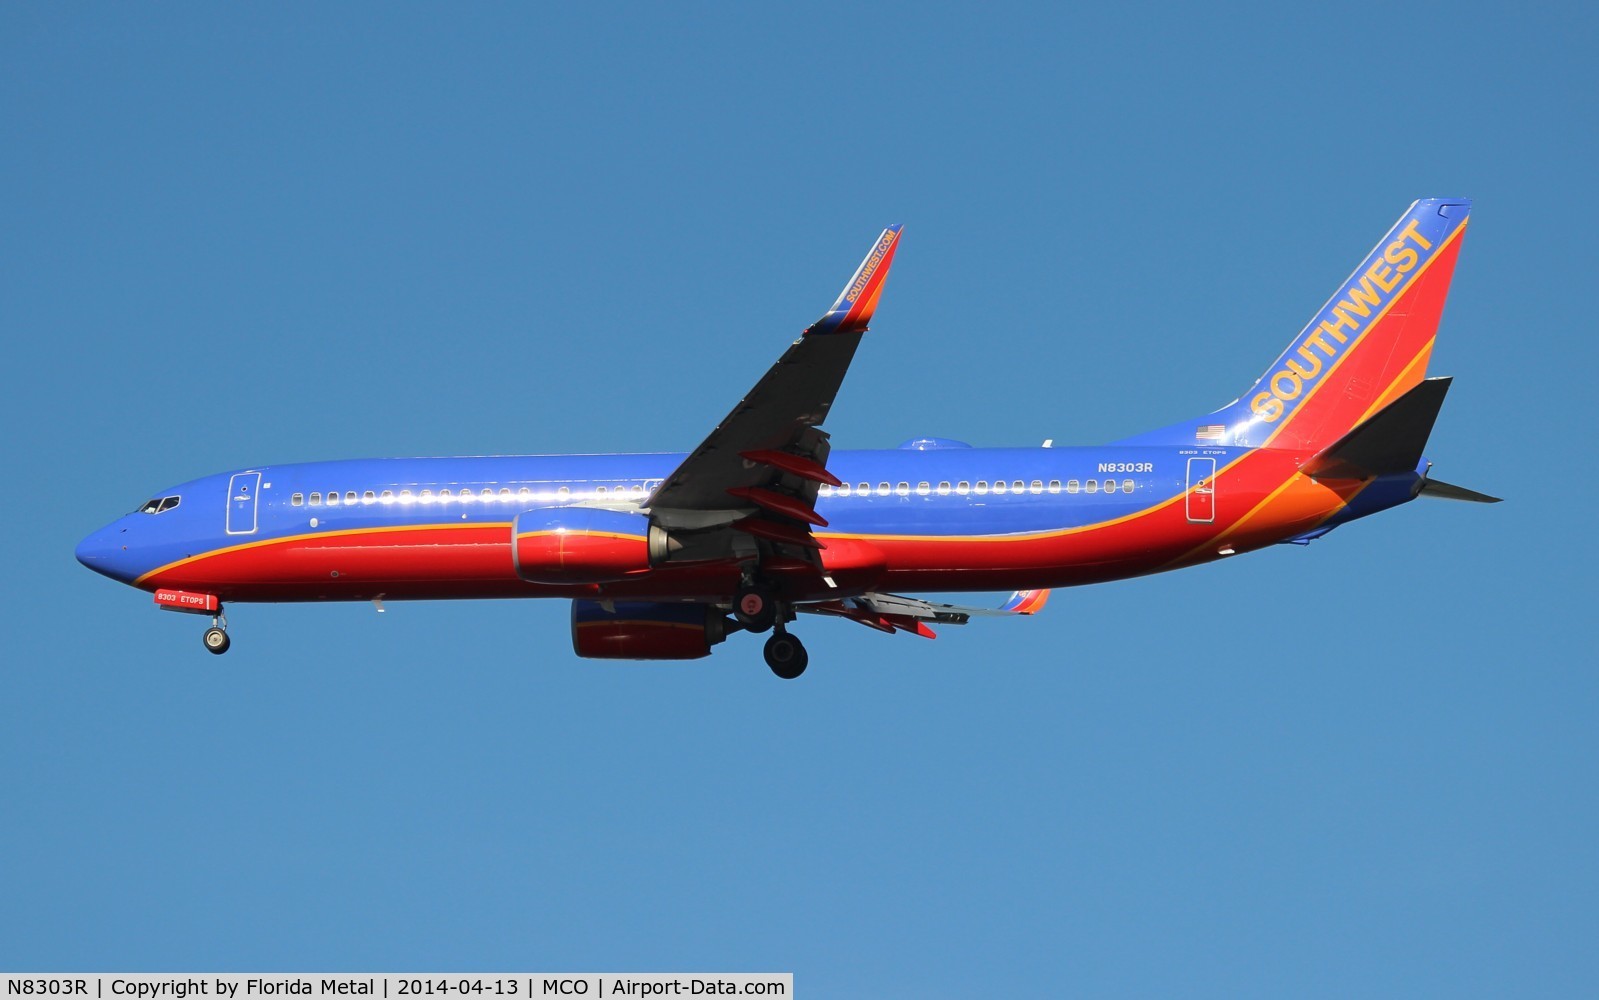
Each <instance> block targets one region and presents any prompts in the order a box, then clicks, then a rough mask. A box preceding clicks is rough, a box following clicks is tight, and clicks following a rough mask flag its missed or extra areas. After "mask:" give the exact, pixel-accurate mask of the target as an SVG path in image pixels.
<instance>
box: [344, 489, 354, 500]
mask: <svg viewBox="0 0 1599 1000" xmlns="http://www.w3.org/2000/svg"><path fill="white" fill-rule="evenodd" d="M344 502H345V503H355V491H354V490H351V491H350V492H348V493H346V494H344Z"/></svg>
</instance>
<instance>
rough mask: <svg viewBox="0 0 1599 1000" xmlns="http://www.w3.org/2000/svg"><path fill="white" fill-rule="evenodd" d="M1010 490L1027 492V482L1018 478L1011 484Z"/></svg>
mask: <svg viewBox="0 0 1599 1000" xmlns="http://www.w3.org/2000/svg"><path fill="white" fill-rule="evenodd" d="M1010 491H1011V492H1012V493H1026V492H1027V484H1026V483H1024V482H1022V481H1021V480H1020V479H1018V480H1016V481H1015V482H1014V483H1011V484H1010Z"/></svg>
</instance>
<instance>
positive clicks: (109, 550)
mask: <svg viewBox="0 0 1599 1000" xmlns="http://www.w3.org/2000/svg"><path fill="white" fill-rule="evenodd" d="M128 544H129V543H128V526H127V524H126V519H125V518H124V519H123V520H121V521H115V522H113V523H111V524H108V525H106V526H105V527H103V528H101V529H100V530H99V531H96V532H95V533H94V534H92V535H90V536H89V537H88V538H85V539H84V540H83V541H81V542H79V543H78V548H77V551H76V552H75V553H74V554H75V555H76V556H77V557H78V562H80V563H83V564H84V565H85V566H87V567H89V568H90V569H92V570H94V571H95V572H96V573H99V574H101V575H103V576H109V577H110V578H111V579H113V580H121V581H122V582H124V583H126V582H128V581H129V580H131V579H133V577H134V576H136V575H137V574H136V573H134V572H133V560H132V557H131V556H130V555H129V552H128ZM130 574H132V575H130Z"/></svg>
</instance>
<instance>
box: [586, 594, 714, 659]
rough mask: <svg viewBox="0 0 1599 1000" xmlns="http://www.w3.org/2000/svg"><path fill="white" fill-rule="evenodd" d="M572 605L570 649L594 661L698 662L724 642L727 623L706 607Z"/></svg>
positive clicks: (647, 603) (641, 603)
mask: <svg viewBox="0 0 1599 1000" xmlns="http://www.w3.org/2000/svg"><path fill="white" fill-rule="evenodd" d="M607 603H608V604H609V605H610V610H607V608H606V605H605V604H601V603H600V602H599V601H586V600H575V601H573V602H572V649H573V650H574V651H575V652H576V653H577V655H579V656H583V657H588V658H590V659H599V660H697V659H699V658H700V657H702V656H709V655H710V652H711V647H712V646H714V645H716V644H717V643H719V642H721V641H722V640H723V639H725V638H727V628H726V625H727V619H726V618H724V617H723V616H722V613H721V612H720V611H717V610H716V609H714V608H712V607H710V606H709V605H706V604H688V603H684V604H669V603H664V602H657V601H614V602H607Z"/></svg>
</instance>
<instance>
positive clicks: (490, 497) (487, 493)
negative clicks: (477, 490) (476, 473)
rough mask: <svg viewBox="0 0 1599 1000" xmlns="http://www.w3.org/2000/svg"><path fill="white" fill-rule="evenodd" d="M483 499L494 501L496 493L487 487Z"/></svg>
mask: <svg viewBox="0 0 1599 1000" xmlns="http://www.w3.org/2000/svg"><path fill="white" fill-rule="evenodd" d="M483 499H485V500H493V499H494V491H493V490H491V489H489V488H488V487H487V486H485V487H483Z"/></svg>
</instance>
